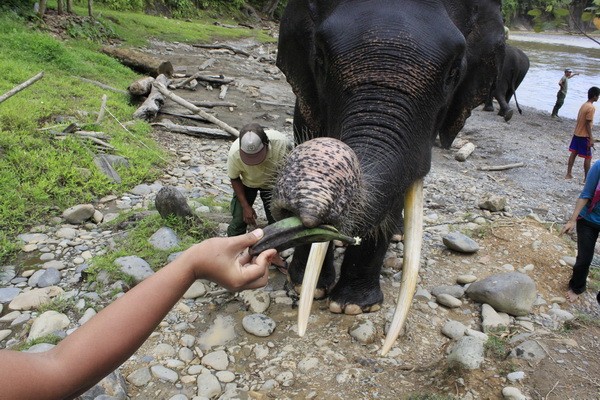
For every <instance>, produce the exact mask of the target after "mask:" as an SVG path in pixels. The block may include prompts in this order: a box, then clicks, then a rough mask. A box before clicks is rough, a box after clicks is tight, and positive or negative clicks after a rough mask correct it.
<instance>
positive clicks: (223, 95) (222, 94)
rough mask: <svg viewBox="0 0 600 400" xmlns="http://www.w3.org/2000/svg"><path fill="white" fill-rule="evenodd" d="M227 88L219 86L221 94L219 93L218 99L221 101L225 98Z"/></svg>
mask: <svg viewBox="0 0 600 400" xmlns="http://www.w3.org/2000/svg"><path fill="white" fill-rule="evenodd" d="M228 88H229V86H227V85H221V92H220V93H219V99H220V100H223V99H225V96H227V89H228Z"/></svg>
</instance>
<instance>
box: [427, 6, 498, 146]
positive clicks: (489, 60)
mask: <svg viewBox="0 0 600 400" xmlns="http://www.w3.org/2000/svg"><path fill="white" fill-rule="evenodd" d="M462 4H463V6H464V7H462V8H460V9H459V8H457V7H454V6H453V7H451V8H450V9H449V13H450V15H451V18H452V19H453V21H454V22H455V24H456V26H457V27H458V28H459V29H460V30H461V32H463V35H464V36H465V40H466V42H467V71H466V73H465V77H464V79H463V80H462V81H461V83H460V85H459V86H458V87H457V89H456V91H455V93H454V96H453V98H452V100H451V102H450V104H449V105H448V111H447V113H446V118H445V120H444V121H443V122H442V125H441V126H440V129H439V136H440V142H441V144H442V147H444V148H449V147H450V145H452V142H453V141H454V139H455V138H456V135H458V132H460V130H461V129H462V128H463V127H464V125H465V121H466V120H467V118H469V117H470V116H471V111H472V110H473V109H474V108H475V107H477V106H479V105H480V104H481V103H483V102H484V101H485V99H486V98H487V96H488V95H489V93H490V88H491V86H492V83H493V82H495V80H496V77H497V76H498V73H499V71H500V69H501V68H502V62H503V60H504V46H505V39H504V24H503V23H502V14H501V4H500V2H499V1H498V0H466V1H464V2H463V3H462Z"/></svg>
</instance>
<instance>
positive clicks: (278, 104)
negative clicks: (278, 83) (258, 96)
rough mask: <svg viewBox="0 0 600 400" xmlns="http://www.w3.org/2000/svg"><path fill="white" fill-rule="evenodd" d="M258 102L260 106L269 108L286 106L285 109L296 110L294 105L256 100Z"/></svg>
mask: <svg viewBox="0 0 600 400" xmlns="http://www.w3.org/2000/svg"><path fill="white" fill-rule="evenodd" d="M256 102H257V103H258V104H264V105H267V106H275V107H281V106H284V107H291V108H294V105H293V104H288V103H278V102H276V101H266V100H256Z"/></svg>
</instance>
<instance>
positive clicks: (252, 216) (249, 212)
mask: <svg viewBox="0 0 600 400" xmlns="http://www.w3.org/2000/svg"><path fill="white" fill-rule="evenodd" d="M231 187H232V188H233V191H234V192H235V195H236V196H237V198H238V200H239V202H240V204H241V206H242V209H243V213H244V214H243V215H244V222H245V223H246V224H248V225H256V217H257V215H256V211H254V208H253V207H252V206H251V205H250V204H249V203H248V200H247V199H246V193H245V191H244V184H243V183H242V180H241V179H239V178H238V179H232V180H231Z"/></svg>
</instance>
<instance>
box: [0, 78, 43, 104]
mask: <svg viewBox="0 0 600 400" xmlns="http://www.w3.org/2000/svg"><path fill="white" fill-rule="evenodd" d="M43 77H44V71H42V72H40V73H39V74H37V75H35V76H34V77H33V78H29V79H28V80H26V81H25V82H23V83H21V84H19V85H17V86H15V87H14V88H12V89H11V90H9V91H8V92H6V93H4V94H3V95H2V96H0V103H2V102H3V101H4V100H6V99H8V98H9V97H12V96H14V95H15V94H17V93H19V92H20V91H21V90H23V89H25V88H26V87H28V86H31V85H33V84H34V83H35V82H37V81H39V80H40V79H42V78H43Z"/></svg>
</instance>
